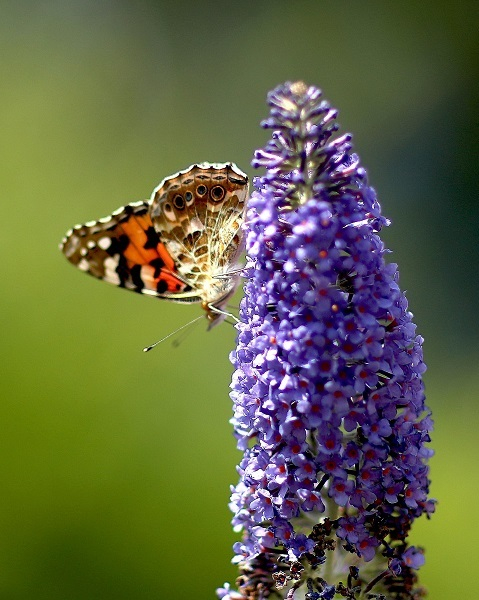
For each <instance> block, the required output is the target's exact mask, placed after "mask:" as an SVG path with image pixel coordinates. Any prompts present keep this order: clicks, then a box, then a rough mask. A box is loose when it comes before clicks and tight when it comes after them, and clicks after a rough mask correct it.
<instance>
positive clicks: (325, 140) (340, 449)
mask: <svg viewBox="0 0 479 600" xmlns="http://www.w3.org/2000/svg"><path fill="white" fill-rule="evenodd" d="M268 103H269V106H270V116H269V118H268V119H266V120H265V121H264V122H263V123H262V125H263V127H264V128H266V129H270V130H272V135H271V139H270V141H269V142H268V143H267V144H266V146H265V148H264V149H261V150H258V151H257V152H256V153H255V157H254V160H253V165H254V166H256V167H263V168H265V169H266V174H265V175H264V176H263V177H259V178H256V179H255V188H256V191H255V192H254V193H253V195H252V197H251V200H250V202H249V210H248V213H247V219H246V246H247V248H246V249H247V261H248V262H247V265H246V269H245V274H246V277H247V279H246V284H245V297H244V299H243V301H242V303H241V307H240V318H241V322H240V323H239V324H238V325H237V327H238V345H237V348H236V350H235V351H234V352H233V353H232V362H233V364H234V367H235V373H234V375H233V382H232V385H231V388H232V392H231V397H232V399H233V402H234V417H233V419H232V423H233V426H234V431H235V435H236V437H237V440H238V447H239V448H240V449H241V450H243V451H244V457H243V460H242V461H241V464H240V466H239V468H238V472H239V474H240V481H239V483H238V485H237V486H236V488H235V489H234V490H233V493H232V499H231V505H230V506H231V508H232V510H233V512H234V519H233V524H234V526H235V528H236V530H237V531H242V540H241V542H238V543H237V544H236V545H235V551H236V553H237V556H236V559H235V560H236V562H238V563H239V564H240V570H241V577H240V579H239V590H238V592H237V593H239V594H240V596H239V597H242V598H245V599H246V598H249V599H253V598H255V599H256V598H266V597H268V596H269V595H270V594H272V593H273V590H274V593H275V594H277V596H278V597H282V598H289V599H291V600H293V599H295V598H304V597H305V594H306V597H310V598H333V596H334V594H335V593H338V594H339V596H338V597H340V596H342V597H348V598H358V597H360V596H361V597H363V596H362V594H364V597H366V595H367V594H369V593H370V594H372V595H374V594H377V595H378V597H379V596H380V595H381V594H384V595H385V596H386V597H388V598H401V599H404V600H405V599H408V598H410V599H412V598H417V597H419V595H420V594H421V593H422V592H421V588H418V587H417V585H416V579H417V578H416V574H415V571H414V570H415V569H417V568H419V567H420V566H421V564H422V563H423V561H424V557H423V553H422V551H421V550H420V549H417V548H414V547H412V546H408V545H407V540H406V538H407V535H408V533H409V530H410V527H411V524H412V522H413V521H414V519H415V518H417V517H419V516H421V515H422V514H423V513H431V512H433V510H434V502H433V501H431V500H428V498H427V494H428V488H429V479H428V467H427V464H426V463H427V459H428V458H429V456H430V455H431V451H430V450H428V449H427V447H426V443H427V442H429V431H430V429H431V419H430V415H429V411H428V409H427V407H426V406H425V404H424V388H423V382H422V374H423V372H424V370H425V365H424V363H423V359H422V341H423V340H422V338H421V337H420V336H418V335H416V334H415V325H414V324H413V322H412V320H411V319H412V314H411V313H410V312H409V311H408V306H407V300H406V298H405V296H404V294H403V293H402V292H401V290H400V288H399V286H398V272H397V267H396V265H394V264H387V263H386V262H385V260H384V257H385V254H386V252H387V250H386V248H385V247H384V245H383V242H382V241H381V239H380V237H379V235H378V232H379V231H380V230H381V228H382V227H383V226H386V225H389V222H388V220H387V219H385V218H384V217H383V216H381V208H380V205H379V203H378V201H377V200H376V194H375V192H374V190H373V189H372V188H371V187H369V186H368V183H367V177H366V172H365V170H364V169H363V168H362V167H360V166H359V160H358V157H357V156H356V155H355V154H354V153H352V151H351V136H350V135H343V136H340V137H335V135H336V131H337V129H338V126H337V124H336V122H335V118H336V110H335V109H333V108H331V106H330V105H329V104H328V103H327V102H326V101H325V100H322V99H321V92H320V91H319V90H318V89H317V88H315V87H307V86H306V85H305V84H304V83H302V82H298V83H293V84H291V83H286V84H284V85H281V86H279V87H277V88H276V89H275V90H273V91H272V92H271V93H270V94H269V96H268ZM296 592H297V594H296ZM235 593H236V592H235ZM229 594H230V595H229V596H228V597H230V598H236V597H237V596H235V595H234V593H232V592H229ZM307 594H309V596H307Z"/></svg>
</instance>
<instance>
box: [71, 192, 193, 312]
mask: <svg viewBox="0 0 479 600" xmlns="http://www.w3.org/2000/svg"><path fill="white" fill-rule="evenodd" d="M149 208H150V204H149V202H146V201H145V202H134V203H132V204H128V205H127V206H124V207H123V208H120V209H118V210H117V211H115V212H114V213H113V214H112V215H110V216H109V217H105V218H103V219H100V220H99V221H93V222H89V223H86V224H85V225H77V226H76V227H74V228H73V229H71V230H70V231H69V232H67V234H66V236H65V238H64V239H63V241H62V244H61V245H60V248H61V250H62V252H63V253H64V254H65V256H66V257H67V259H68V260H69V261H70V262H71V263H72V264H74V265H75V266H76V267H78V268H79V269H80V270H82V271H84V272H86V273H89V274H90V275H93V276H94V277H97V278H98V279H103V281H107V282H108V283H112V284H113V285H117V286H119V287H124V288H126V289H129V290H132V291H134V292H138V293H141V294H148V295H150V296H156V297H158V298H166V299H169V300H177V301H180V302H181V301H183V302H185V301H188V302H195V301H196V302H199V301H201V298H199V297H198V296H197V294H196V293H195V292H194V290H193V289H192V287H191V286H190V285H189V284H188V283H187V282H186V281H185V280H184V278H182V277H181V276H180V275H179V273H178V270H177V268H176V265H175V261H174V260H173V258H172V257H171V256H170V254H169V253H168V251H167V250H166V248H165V246H164V244H163V243H162V242H161V240H160V236H159V234H158V232H157V231H156V230H155V228H154V227H153V224H152V221H151V217H150V215H149Z"/></svg>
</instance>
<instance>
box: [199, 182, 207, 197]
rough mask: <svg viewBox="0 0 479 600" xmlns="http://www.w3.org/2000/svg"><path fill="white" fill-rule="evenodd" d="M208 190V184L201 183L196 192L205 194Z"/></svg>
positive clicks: (201, 194)
mask: <svg viewBox="0 0 479 600" xmlns="http://www.w3.org/2000/svg"><path fill="white" fill-rule="evenodd" d="M207 191H208V190H207V189H206V185H203V184H201V185H199V186H198V187H197V188H196V193H197V194H198V196H204V195H205V194H206V192H207Z"/></svg>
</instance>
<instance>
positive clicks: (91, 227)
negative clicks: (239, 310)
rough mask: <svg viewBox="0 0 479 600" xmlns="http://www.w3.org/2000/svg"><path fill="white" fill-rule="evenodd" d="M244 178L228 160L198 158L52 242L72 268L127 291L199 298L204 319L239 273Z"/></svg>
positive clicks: (215, 311)
mask: <svg viewBox="0 0 479 600" xmlns="http://www.w3.org/2000/svg"><path fill="white" fill-rule="evenodd" d="M247 197H248V178H247V176H246V175H245V174H244V173H243V172H242V171H240V169H239V168H238V167H237V166H236V165H234V164H233V163H224V164H223V163H201V164H197V165H192V166H191V167H189V168H188V169H185V170H184V171H180V172H178V173H176V174H175V175H172V176H171V177H167V178H165V179H164V180H163V181H162V182H161V183H160V184H159V185H158V186H157V187H156V188H155V189H154V190H153V193H152V196H151V199H150V200H149V201H143V202H134V203H132V204H128V205H127V206H125V207H122V208H120V209H118V210H116V211H115V212H113V213H112V214H111V215H109V216H108V217H104V218H102V219H99V220H98V221H91V222H88V223H86V224H85V225H77V226H75V227H74V228H73V229H71V230H70V231H68V232H67V234H66V236H65V238H64V239H63V242H62V244H61V246H60V248H61V250H62V251H63V253H64V254H65V256H66V257H67V259H68V260H69V261H70V262H71V263H73V264H74V265H75V266H77V267H78V268H79V269H80V270H82V271H85V272H87V273H89V274H90V275H93V276H94V277H97V278H99V279H103V280H104V281H107V282H109V283H112V284H114V285H117V286H119V287H124V288H126V289H130V290H132V291H135V292H139V293H142V294H147V295H150V296H154V297H157V298H162V299H165V300H170V301H173V302H200V303H201V305H202V307H203V308H204V309H205V311H206V316H207V318H208V320H209V322H210V326H211V325H213V324H215V323H217V322H219V321H221V320H222V319H223V318H224V312H225V311H224V307H225V304H226V301H227V300H228V298H230V297H231V295H232V294H233V293H234V291H235V289H236V287H237V285H238V282H239V279H238V276H237V275H235V274H234V271H235V268H237V264H238V259H239V256H240V254H241V251H242V249H243V235H242V223H243V220H244V212H245V206H246V201H247Z"/></svg>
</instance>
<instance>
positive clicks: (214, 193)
mask: <svg viewBox="0 0 479 600" xmlns="http://www.w3.org/2000/svg"><path fill="white" fill-rule="evenodd" d="M225 193H226V192H225V188H224V187H221V185H215V187H214V188H211V192H210V195H211V199H212V200H213V201H214V202H220V200H223V198H224V197H225Z"/></svg>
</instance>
